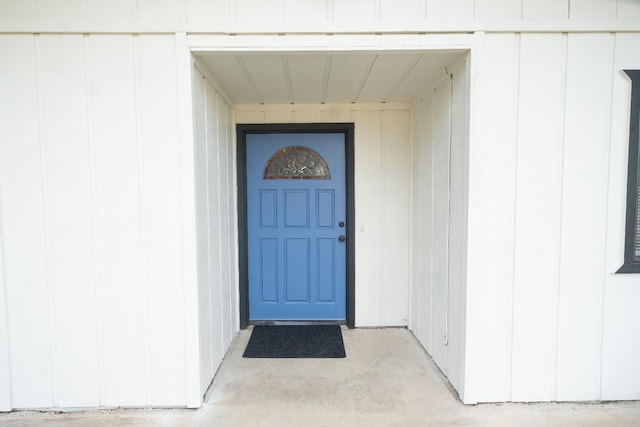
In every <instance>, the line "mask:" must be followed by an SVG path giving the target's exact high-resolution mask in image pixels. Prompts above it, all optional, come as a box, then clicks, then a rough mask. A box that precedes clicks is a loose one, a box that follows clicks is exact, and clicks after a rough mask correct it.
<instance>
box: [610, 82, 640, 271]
mask: <svg viewBox="0 0 640 427" xmlns="http://www.w3.org/2000/svg"><path fill="white" fill-rule="evenodd" d="M624 72H625V74H626V75H627V76H629V78H630V79H631V112H630V113H631V114H630V116H629V161H628V169H627V205H626V225H625V240H624V264H623V265H622V267H620V269H619V270H618V271H617V272H616V273H640V256H637V255H636V252H635V245H636V238H637V237H638V235H640V225H638V222H639V221H638V198H639V197H640V188H638V187H639V185H638V181H639V180H640V169H639V166H640V164H639V163H640V161H639V158H638V155H639V150H640V70H624Z"/></svg>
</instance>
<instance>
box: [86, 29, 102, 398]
mask: <svg viewBox="0 0 640 427" xmlns="http://www.w3.org/2000/svg"><path fill="white" fill-rule="evenodd" d="M83 42H84V43H83V44H84V60H85V61H84V64H85V69H84V74H85V91H86V97H85V102H86V108H87V143H88V144H87V145H88V154H89V188H90V204H91V242H92V247H91V248H92V251H93V253H92V254H91V258H92V260H93V292H94V305H95V311H96V325H95V328H96V349H97V360H96V362H97V365H98V396H97V397H98V399H97V400H98V405H100V406H102V405H103V404H104V401H103V396H104V390H103V388H104V364H103V360H102V355H103V347H104V345H103V337H102V304H101V301H102V291H101V286H100V277H99V274H98V262H97V255H96V254H97V253H98V239H97V234H98V233H97V232H96V222H97V218H98V212H97V208H96V177H95V174H96V157H95V156H96V148H95V125H94V121H93V113H92V109H91V91H90V85H91V83H90V82H91V81H92V78H91V76H92V68H91V63H90V58H91V36H89V35H85V36H84V37H83Z"/></svg>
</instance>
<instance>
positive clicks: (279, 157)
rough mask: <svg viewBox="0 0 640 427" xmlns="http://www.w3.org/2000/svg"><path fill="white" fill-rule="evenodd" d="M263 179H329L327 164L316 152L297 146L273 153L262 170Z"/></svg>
mask: <svg viewBox="0 0 640 427" xmlns="http://www.w3.org/2000/svg"><path fill="white" fill-rule="evenodd" d="M264 179H331V173H330V171H329V167H328V166H327V162H325V160H324V159H323V158H322V156H321V155H320V154H318V153H317V152H316V151H314V150H312V149H310V148H308V147H301V146H299V145H293V146H290V147H286V148H283V149H282V150H280V151H278V152H277V153H275V154H274V155H273V156H271V158H270V159H269V161H268V162H267V166H266V167H265V169H264Z"/></svg>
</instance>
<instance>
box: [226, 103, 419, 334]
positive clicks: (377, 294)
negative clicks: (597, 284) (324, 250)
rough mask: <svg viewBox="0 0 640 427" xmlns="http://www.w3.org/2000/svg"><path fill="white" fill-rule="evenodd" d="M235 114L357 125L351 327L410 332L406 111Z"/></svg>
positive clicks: (362, 107) (297, 108)
mask: <svg viewBox="0 0 640 427" xmlns="http://www.w3.org/2000/svg"><path fill="white" fill-rule="evenodd" d="M235 110H236V111H235V119H236V122H237V123H257V124H259V123H322V122H334V123H336V122H337V123H339V122H345V123H346V122H349V123H354V124H355V171H354V173H355V177H354V179H355V211H356V224H355V230H356V236H355V239H356V240H355V245H356V248H357V249H356V260H355V270H356V285H355V286H356V292H357V294H358V297H357V298H356V307H355V312H356V319H355V324H356V326H383V325H384V326H405V325H407V318H408V289H409V286H408V283H409V217H410V212H409V209H408V207H409V197H410V193H409V188H410V174H411V168H410V167H409V166H410V164H411V159H410V151H409V146H410V135H411V113H410V105H409V104H397V105H394V104H370V105H369V104H354V105H320V106H315V105H282V106H277V105H273V106H248V105H247V106H245V105H239V106H236V109H235Z"/></svg>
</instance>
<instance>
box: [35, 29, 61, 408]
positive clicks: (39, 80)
mask: <svg viewBox="0 0 640 427" xmlns="http://www.w3.org/2000/svg"><path fill="white" fill-rule="evenodd" d="M34 48H35V67H36V92H37V96H38V141H39V149H40V170H41V172H42V173H41V176H40V178H41V180H42V217H43V231H44V236H43V237H44V246H45V262H46V265H47V267H46V271H47V291H48V292H47V299H48V310H49V311H48V313H47V318H48V319H49V351H50V354H49V363H50V369H51V399H50V402H51V406H52V407H55V406H56V405H57V399H56V392H55V390H56V385H57V375H56V369H55V366H56V358H55V354H56V346H55V322H54V321H53V319H54V301H53V295H55V293H54V291H55V289H54V285H53V280H52V266H51V232H50V224H49V216H48V213H49V207H48V203H47V200H48V185H47V155H46V148H45V141H44V138H45V137H44V134H43V129H42V127H43V123H44V121H45V111H44V95H43V93H42V92H43V77H42V75H43V71H42V47H41V40H40V34H36V35H34Z"/></svg>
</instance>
